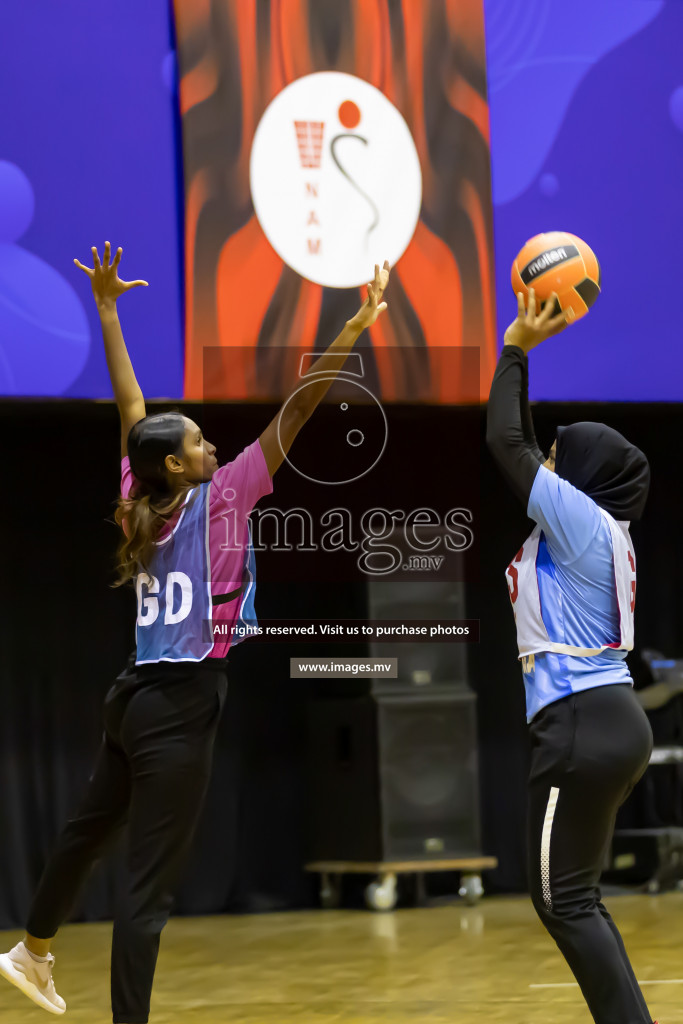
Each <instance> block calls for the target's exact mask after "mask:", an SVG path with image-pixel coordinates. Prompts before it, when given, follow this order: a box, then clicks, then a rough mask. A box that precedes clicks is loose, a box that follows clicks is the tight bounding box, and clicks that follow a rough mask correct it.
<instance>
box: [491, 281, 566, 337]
mask: <svg viewBox="0 0 683 1024" xmlns="http://www.w3.org/2000/svg"><path fill="white" fill-rule="evenodd" d="M556 301H557V295H556V294H555V292H553V293H552V295H551V296H550V297H549V298H548V299H547V301H546V303H545V305H544V306H543V309H542V310H541V312H540V313H539V315H538V316H536V292H535V291H534V289H533V288H530V289H529V306H528V308H527V309H525V308H524V296H523V294H522V292H518V293H517V319H516V320H513V321H512V323H511V324H510V326H509V327H508V329H507V331H506V332H505V344H506V345H516V346H517V348H521V349H522V351H523V352H530V351H531V349H532V348H536V346H537V345H540V344H541V342H542V341H545V339H546V338H549V337H551V335H553V334H559V333H560V331H563V330H564V329H565V327H566V326H567V319H566V316H565V314H564V313H558V314H557V316H552V313H553V310H554V309H555V302H556Z"/></svg>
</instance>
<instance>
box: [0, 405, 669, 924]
mask: <svg viewBox="0 0 683 1024" xmlns="http://www.w3.org/2000/svg"><path fill="white" fill-rule="evenodd" d="M184 411H185V412H186V413H187V414H188V415H190V416H193V418H195V419H196V420H197V421H198V422H200V423H202V422H206V421H207V420H208V419H210V420H211V431H212V432H211V434H209V433H208V427H207V426H206V425H205V431H206V432H207V436H212V437H214V438H216V439H217V437H218V436H220V437H221V438H222V439H223V440H222V441H221V444H220V448H221V451H222V454H223V455H224V457H232V455H233V454H235V453H237V452H238V451H239V450H240V449H241V448H242V447H243V446H244V445H246V444H248V443H250V442H251V441H252V440H253V439H254V438H255V437H257V436H258V434H259V433H260V432H261V430H262V429H263V427H264V426H265V424H266V423H267V422H268V419H269V416H270V414H271V413H272V411H273V410H271V409H270V408H267V407H263V406H239V407H238V406H206V407H204V409H203V410H202V409H200V408H198V407H192V406H188V407H185V408H184ZM325 414H326V413H325V410H320V411H319V413H318V414H316V415H321V416H324V415H325ZM682 416H683V409H682V407H679V406H672V405H666V406H663V405H662V406H656V405H652V406H650V405H645V406H638V405H629V406H614V407H610V408H609V409H608V410H605V408H604V407H600V406H584V405H581V406H576V405H572V406H552V405H547V406H542V407H537V408H536V409H535V419H536V424H537V432H538V435H539V440H540V442H541V444H542V445H543V446H545V447H546V448H547V447H549V445H550V443H551V442H552V439H553V437H554V428H555V425H556V424H558V423H560V424H561V423H569V422H573V421H575V420H580V419H601V418H606V419H607V420H608V422H609V423H610V424H611V425H612V426H614V427H616V428H617V429H618V430H621V431H622V432H623V433H625V434H626V435H627V436H628V437H629V439H630V440H632V441H633V442H635V443H636V444H638V445H639V446H640V447H642V448H643V450H644V451H645V452H646V453H647V454H648V456H649V458H650V461H651V464H652V472H653V484H652V492H651V498H650V502H649V505H648V509H647V512H646V516H645V519H644V521H643V523H642V524H641V525H640V526H637V527H635V528H634V531H633V533H634V540H635V544H636V550H637V556H638V579H639V582H638V611H637V626H636V643H637V646H638V647H653V648H657V649H659V650H661V651H663V652H665V653H666V654H667V655H669V656H678V657H681V656H683V621H682V618H683V602H682V601H681V598H680V596H679V591H680V588H679V581H678V572H677V566H679V565H680V564H681V561H682V558H683V552H682V551H681V547H682V546H683V534H682V533H681V531H680V528H679V518H680V508H681V497H682V496H681V483H680V480H679V475H678V471H677V462H676V454H675V452H676V445H675V442H674V441H673V440H672V438H673V437H675V436H678V435H679V434H680V431H681V423H682ZM418 417H419V419H420V423H421V426H422V427H423V428H424V424H425V417H427V418H428V423H429V427H430V430H433V432H434V436H435V437H438V436H439V432H440V431H441V429H442V426H443V422H444V417H451V419H452V418H453V417H455V418H456V419H457V422H458V423H459V424H460V425H461V426H462V428H463V430H464V431H467V430H469V431H472V430H473V431H474V434H475V437H476V438H477V439H478V442H479V443H480V444H481V452H480V456H481V457H480V464H481V470H480V491H481V501H480V507H479V511H478V513H477V516H478V518H477V519H475V528H476V532H477V536H478V539H479V554H480V566H479V574H478V579H476V580H475V579H474V578H473V577H471V582H469V583H468V616H469V617H474V618H480V620H481V643H480V644H479V645H478V646H476V647H475V646H471V647H470V648H469V656H470V673H471V683H472V686H473V688H474V689H475V690H476V691H477V694H478V698H479V699H478V720H479V753H480V770H481V806H482V820H483V848H484V851H485V852H486V853H491V854H494V855H495V856H497V857H498V858H499V861H500V867H499V869H498V870H497V871H496V872H493V873H491V875H490V876H489V878H488V885H489V887H490V888H492V889H494V890H495V889H497V890H513V891H514V890H517V891H519V890H523V889H524V888H525V877H524V857H525V850H524V814H525V774H526V769H527V741H526V727H525V723H524V700H523V687H522V681H521V675H520V673H519V669H518V666H517V663H516V660H515V643H514V628H513V621H512V614H511V611H510V605H509V600H508V596H507V590H506V584H505V579H504V576H503V573H504V569H505V566H506V565H507V563H508V561H509V560H510V558H511V556H512V555H513V554H514V552H515V551H516V550H517V549H518V548H519V545H520V543H521V541H522V540H523V539H524V537H525V536H526V535H527V534H528V532H529V525H530V524H529V523H528V521H527V520H526V517H525V514H524V511H523V509H522V508H521V507H518V506H517V505H516V504H515V503H514V501H513V500H512V499H511V498H510V497H509V496H508V493H507V491H506V489H505V487H504V484H503V482H502V480H501V478H500V477H499V475H498V473H497V471H496V469H495V467H494V466H493V465H492V463H491V460H490V458H489V456H488V454H487V453H486V451H485V449H484V447H483V431H484V412H483V410H480V409H479V408H470V409H448V408H443V407H442V408H440V409H439V408H435V407H421V408H416V407H404V408H403V410H402V411H400V412H399V413H398V414H397V419H396V422H395V429H396V430H397V431H398V435H397V437H398V440H399V443H400V444H401V445H402V446H403V449H404V450H405V451H406V453H410V452H411V448H410V445H411V437H412V436H413V433H414V432H413V425H414V423H415V422H416V420H417V418H418ZM0 419H1V423H2V431H3V437H4V439H5V445H4V459H3V467H2V472H3V478H4V480H3V483H4V486H3V500H2V503H1V506H0V507H1V515H2V537H3V574H2V579H3V587H2V589H1V591H0V602H1V609H0V630H1V631H2V632H1V641H2V669H1V671H2V677H1V680H0V771H1V778H2V796H1V800H0V807H1V811H0V872H1V875H0V877H2V884H1V885H0V928H10V927H15V926H21V925H23V922H24V918H25V915H26V911H27V908H28V905H29V902H30V898H31V893H32V890H33V888H34V886H35V884H36V882H37V880H38V878H39V875H40V872H41V869H42V865H43V863H44V861H45V859H46V857H47V855H48V853H49V850H50V848H51V845H52V843H53V841H54V838H55V836H56V834H57V831H58V829H59V828H60V826H61V825H62V823H63V822H64V820H65V819H66V817H67V816H68V815H69V813H70V812H71V811H72V810H73V809H74V808H75V805H76V804H77V802H78V799H79V795H80V793H81V791H82V788H83V786H84V784H85V782H86V781H87V778H88V774H89V771H90V766H91V763H92V761H93V757H94V754H95V751H96V749H97V746H98V743H99V739H100V734H101V728H102V726H101V708H102V701H103V698H104V694H105V692H106V690H107V688H108V687H109V686H110V685H111V682H112V680H113V678H114V677H115V676H116V674H117V673H118V672H119V671H120V670H121V668H122V667H123V665H124V663H125V660H126V657H127V655H128V653H129V651H130V650H131V649H132V646H133V642H134V602H133V596H132V592H126V593H124V592H122V591H120V590H113V589H111V587H110V584H111V581H112V579H113V553H114V548H115V543H116V528H115V527H114V526H113V525H112V524H111V523H109V522H107V519H108V518H111V515H112V513H113V508H114V499H115V496H116V493H117V489H118V485H119V463H118V458H117V453H118V421H117V416H116V411H115V409H114V408H113V407H112V406H111V405H108V404H95V403H54V404H49V403H43V402H23V403H14V402H13V403H4V404H3V405H1V406H0ZM401 431H403V433H402V434H401V433H400V432H401ZM436 447H437V449H438V457H439V459H440V460H442V463H441V464H442V467H443V473H444V474H446V475H447V474H448V472H449V458H450V448H449V447H446V446H443V445H441V446H436ZM296 487H297V478H296V477H295V475H294V474H291V473H289V471H285V472H283V474H282V477H280V474H278V477H277V478H276V490H277V491H278V497H279V500H280V501H282V502H287V501H289V502H290V504H292V505H293V504H295V503H296V502H295V498H296ZM405 487H406V495H407V496H408V495H409V494H410V469H409V466H408V468H407V469H406V481H405ZM406 500H408V497H407V498H406ZM259 557H260V559H261V564H262V565H264V566H265V565H266V563H265V561H264V560H266V559H268V557H269V555H268V553H267V552H264V553H263V554H261V555H260V556H259ZM263 575H264V577H267V575H268V574H267V572H266V573H264V574H263ZM293 576H294V577H295V576H296V573H293ZM362 606H363V601H362V595H359V594H358V586H357V585H352V584H348V583H347V584H344V583H340V584H339V586H338V587H330V586H329V585H326V584H318V585H316V584H304V583H301V582H299V583H297V582H296V581H295V579H293V580H292V581H290V582H289V583H287V584H286V585H285V584H284V583H276V582H272V581H271V582H268V581H267V579H266V581H265V582H263V583H261V584H260V585H259V591H258V600H257V609H258V612H259V615H260V616H261V617H276V616H281V617H282V616H285V615H286V616H290V617H296V616H302V617H303V616H306V615H310V616H312V617H323V616H327V615H329V616H330V617H334V616H336V615H339V616H341V615H342V614H346V615H351V616H353V615H354V614H361V612H359V611H358V609H360V608H362ZM292 653H294V652H293V650H292V648H289V647H287V645H284V644H283V645H282V646H278V645H265V644H263V645H262V644H256V643H253V642H246V643H244V644H243V645H241V646H240V648H238V649H237V650H235V652H234V654H233V655H232V656H231V661H230V670H229V694H228V700H227V704H226V708H225V713H224V716H223V720H222V723H221V728H220V733H219V737H218V742H217V748H216V760H215V771H214V776H213V780H212V784H211V789H210V792H209V796H208V800H207V805H206V810H205V813H204V815H203V818H202V822H201V826H200V830H199V834H198V836H197V839H196V842H195V846H194V850H193V854H192V858H191V862H190V864H189V865H188V869H187V872H186V875H185V878H184V881H183V885H182V889H181V891H180V894H179V898H178V903H177V907H176V910H177V912H179V913H186V914H201V913H219V912H224V911H235V912H239V911H259V910H270V909H287V908H297V907H306V906H313V905H315V904H316V902H317V896H316V884H315V882H314V881H313V880H312V879H310V878H309V877H308V876H307V875H306V874H305V873H304V871H303V869H302V865H303V862H304V859H305V849H304V835H305V817H306V807H305V796H304V794H305V777H304V760H305V759H304V752H305V729H304V720H305V714H304V712H305V703H306V700H307V698H308V696H309V692H310V690H309V688H310V686H311V685H312V684H311V683H307V682H306V681H297V680H290V679H289V657H290V654H292ZM296 653H302V654H303V653H308V651H306V652H304V651H302V650H297V652H296ZM311 653H316V652H315V651H314V650H312V651H311ZM317 653H326V654H330V653H339V652H338V650H334V649H332V648H330V647H329V646H327V647H325V649H324V650H321V649H318V652H317ZM344 653H346V654H351V653H354V652H353V651H352V650H350V649H349V648H348V647H346V648H344ZM121 858H122V849H120V848H119V849H116V850H114V851H112V853H111V856H109V857H108V858H107V859H105V860H104V861H103V862H102V864H100V865H98V866H97V867H96V868H95V871H94V873H93V877H92V879H91V881H90V883H89V884H88V886H87V888H86V890H85V891H84V893H83V896H82V899H81V901H80V902H79V904H78V906H77V907H75V908H74V917H73V919H74V920H98V919H103V918H109V917H111V916H112V913H113V908H114V905H115V899H116V889H117V885H118V883H119V881H120V878H121V864H122V859H121Z"/></svg>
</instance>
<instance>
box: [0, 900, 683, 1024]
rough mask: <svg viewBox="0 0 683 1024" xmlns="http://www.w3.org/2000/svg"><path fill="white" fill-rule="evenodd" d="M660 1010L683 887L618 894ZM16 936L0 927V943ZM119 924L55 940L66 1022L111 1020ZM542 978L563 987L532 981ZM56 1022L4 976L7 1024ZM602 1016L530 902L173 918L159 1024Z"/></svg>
mask: <svg viewBox="0 0 683 1024" xmlns="http://www.w3.org/2000/svg"><path fill="white" fill-rule="evenodd" d="M606 903H607V905H608V906H609V908H610V910H611V911H612V913H613V915H614V917H615V919H616V921H617V923H618V924H619V926H620V928H621V930H622V933H623V936H624V940H625V942H626V946H627V949H628V950H629V952H630V954H631V958H632V960H633V963H634V967H635V970H636V974H637V976H638V978H639V979H641V980H642V981H645V982H648V984H646V985H645V987H644V989H643V991H644V993H645V997H646V999H647V1000H648V1003H649V1005H650V1010H651V1012H652V1016H653V1018H654V1019H659V1021H660V1022H661V1024H683V956H682V955H681V950H682V949H683V895H681V894H679V893H671V894H667V895H665V896H656V897H650V896H643V895H634V896H631V895H629V896H619V897H614V898H610V897H609V896H607V897H606ZM19 937H20V933H18V932H11V933H8V932H5V933H0V948H1V949H3V950H4V949H8V948H9V947H10V946H11V945H13V944H14V943H15V942H16V941H17V938H19ZM110 942H111V926H110V925H107V924H97V925H71V926H68V927H66V928H65V929H63V931H62V932H61V933H60V935H59V936H58V938H57V941H56V943H55V946H54V953H55V956H56V958H57V960H56V965H55V979H56V982H57V990H58V991H59V992H60V993H61V994H62V995H63V996H64V998H65V999H66V1001H67V1007H68V1008H67V1015H66V1016H65V1017H64V1018H62V1019H63V1020H64V1021H66V1022H68V1024H108V1022H110V1021H111V1013H110V1010H109V953H110ZM533 986H551V987H548V988H545V987H533ZM52 1019H55V1020H56V1019H57V1018H52V1017H48V1015H47V1014H46V1013H45V1012H44V1011H43V1010H40V1009H38V1008H37V1007H35V1006H34V1005H33V1003H30V1002H29V1001H28V1000H26V998H25V997H24V996H22V995H21V994H20V993H19V992H17V991H16V990H15V989H13V988H12V987H11V986H10V985H8V984H6V983H5V982H4V981H1V980H0V1024H40V1022H42V1021H47V1020H52ZM176 1022H177V1024H591V1017H590V1015H589V1013H588V1011H587V1010H586V1008H585V1006H584V1004H583V1002H582V1000H581V996H580V994H579V991H578V989H577V988H575V987H573V986H572V978H571V975H570V974H569V971H568V969H567V967H566V966H565V964H564V961H563V960H562V959H561V957H560V954H559V953H558V951H557V949H556V947H555V944H554V943H553V942H552V940H551V939H550V938H549V937H548V935H547V934H546V933H545V931H544V930H543V929H542V927H541V926H540V924H539V923H538V921H537V919H536V917H535V915H534V912H533V910H532V908H531V905H530V903H529V901H528V899H526V898H524V897H514V898H501V897H486V899H484V900H483V901H482V902H481V903H480V904H479V906H477V907H474V908H467V907H464V906H463V905H462V903H454V904H452V905H449V906H440V907H434V908H428V909H419V910H412V909H407V910H398V911H395V912H393V913H390V914H370V913H368V912H366V911H363V910H358V911H353V910H342V911H324V912H323V911H306V912H299V913H278V914H258V915H248V916H240V917H227V916H224V917H206V918H175V919H173V920H172V921H171V922H170V924H169V925H168V927H167V929H166V930H165V932H164V934H163V936H162V940H161V953H160V957H159V966H158V970H157V981H156V986H155V991H154V997H153V1002H152V1015H151V1018H150V1024H176Z"/></svg>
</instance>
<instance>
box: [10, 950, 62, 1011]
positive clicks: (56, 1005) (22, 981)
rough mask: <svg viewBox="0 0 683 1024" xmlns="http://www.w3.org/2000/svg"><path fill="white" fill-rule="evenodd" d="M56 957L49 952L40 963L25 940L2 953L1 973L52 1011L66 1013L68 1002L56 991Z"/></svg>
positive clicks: (44, 1007)
mask: <svg viewBox="0 0 683 1024" xmlns="http://www.w3.org/2000/svg"><path fill="white" fill-rule="evenodd" d="M54 962H55V958H54V957H53V956H52V954H51V953H48V956H47V960H46V961H45V963H38V961H37V960H34V959H33V957H32V956H31V955H30V953H29V952H28V950H27V949H26V946H25V945H24V943H23V942H20V943H19V944H18V945H17V946H15V947H14V949H11V950H10V951H9V953H0V974H1V975H2V976H3V978H7V980H8V981H10V982H11V983H12V984H13V985H16V987H17V988H18V989H21V991H22V992H23V993H24V995H27V996H28V997H29V999H32V1000H33V1002H34V1003H37V1004H38V1006H42V1008H43V1009H44V1010H48V1011H49V1012H50V1013H64V1011H65V1010H66V1003H65V1002H64V1000H63V999H62V997H61V996H58V995H57V993H56V992H55V983H54V981H53V980H52V965H53V963H54Z"/></svg>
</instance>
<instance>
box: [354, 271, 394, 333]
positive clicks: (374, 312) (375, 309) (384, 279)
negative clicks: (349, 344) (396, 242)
mask: <svg viewBox="0 0 683 1024" xmlns="http://www.w3.org/2000/svg"><path fill="white" fill-rule="evenodd" d="M390 271H391V267H390V265H389V261H388V260H385V261H384V266H383V267H382V269H381V270H380V269H379V264H378V263H375V277H374V280H373V281H372V282H371V283H370V284H369V285H368V297H367V299H366V300H365V302H364V303H363V305H362V306H361V307H360V309H359V310H358V312H357V313H356V315H355V316H354V317H353V319H352V320H350V323H352V324H355V325H356V326H357V327H360V328H361V330H365V328H366V327H371V326H372V324H374V322H375V320H376V319H377V317H378V316H379V315H380V313H383V312H384V310H385V309H386V308H387V304H386V302H382V295H383V294H384V290H385V288H386V286H387V285H388V284H389V273H390Z"/></svg>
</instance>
